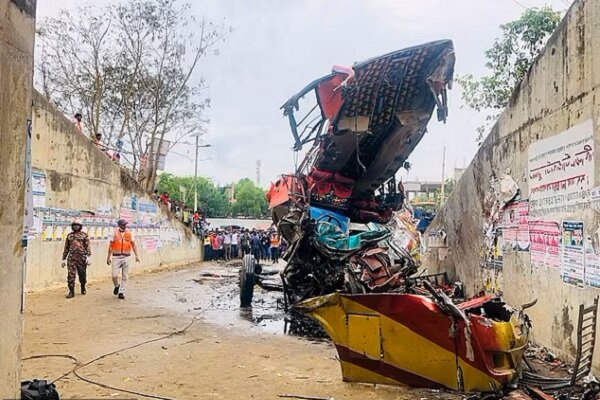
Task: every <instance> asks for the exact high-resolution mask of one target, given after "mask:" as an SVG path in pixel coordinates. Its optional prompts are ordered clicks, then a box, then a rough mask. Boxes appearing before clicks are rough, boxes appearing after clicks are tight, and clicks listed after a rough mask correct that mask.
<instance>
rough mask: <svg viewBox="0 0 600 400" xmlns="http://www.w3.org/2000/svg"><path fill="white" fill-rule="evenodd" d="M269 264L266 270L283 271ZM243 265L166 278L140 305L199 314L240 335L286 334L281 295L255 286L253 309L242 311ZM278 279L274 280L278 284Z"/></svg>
mask: <svg viewBox="0 0 600 400" xmlns="http://www.w3.org/2000/svg"><path fill="white" fill-rule="evenodd" d="M283 265H284V264H282V263H280V264H278V265H275V266H273V265H271V264H266V265H265V269H276V268H283ZM241 266H242V262H241V261H237V260H235V261H231V262H229V263H227V264H225V263H211V264H210V265H209V266H205V267H204V266H203V267H202V269H198V270H196V269H191V270H190V269H188V270H183V271H174V272H172V273H170V274H169V276H166V277H165V278H166V279H165V281H164V284H165V286H164V288H163V289H156V290H155V292H154V293H146V294H145V295H144V296H143V297H142V298H141V299H140V301H141V302H142V303H143V304H145V305H148V306H151V307H155V308H157V309H164V310H165V311H169V312H173V311H175V312H180V313H185V312H191V311H197V312H198V313H199V315H200V318H201V319H202V320H203V321H205V322H207V323H210V324H214V325H219V326H223V327H229V328H235V329H237V330H239V331H240V332H248V333H253V332H256V331H259V332H265V333H271V334H281V335H283V334H285V330H286V329H285V328H286V326H285V325H286V322H285V312H284V306H283V296H282V293H281V292H271V291H266V290H263V289H261V288H260V287H258V286H256V287H255V290H254V299H253V301H252V307H251V308H247V309H241V308H240V300H239V296H240V290H239V271H240V269H241ZM278 279H279V276H278V275H274V276H273V280H274V281H277V280H278Z"/></svg>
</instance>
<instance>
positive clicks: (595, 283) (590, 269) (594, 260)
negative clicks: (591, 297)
mask: <svg viewBox="0 0 600 400" xmlns="http://www.w3.org/2000/svg"><path fill="white" fill-rule="evenodd" d="M597 250H598V249H596V248H595V247H594V245H593V241H592V238H591V237H590V236H588V237H587V238H586V240H585V284H586V285H587V286H591V287H594V288H599V289H600V254H598V252H597Z"/></svg>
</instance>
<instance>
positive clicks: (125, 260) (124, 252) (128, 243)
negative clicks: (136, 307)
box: [106, 219, 140, 300]
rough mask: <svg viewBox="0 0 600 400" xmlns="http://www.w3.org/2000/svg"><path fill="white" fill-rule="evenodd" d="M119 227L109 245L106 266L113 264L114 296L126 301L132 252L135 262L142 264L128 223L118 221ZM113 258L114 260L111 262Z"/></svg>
mask: <svg viewBox="0 0 600 400" xmlns="http://www.w3.org/2000/svg"><path fill="white" fill-rule="evenodd" d="M117 225H118V227H117V228H116V229H115V233H114V234H113V238H112V240H111V241H110V243H109V245H108V257H107V258H106V264H108V265H111V263H112V280H113V284H114V286H115V287H114V289H113V294H114V295H115V296H117V295H118V296H119V299H121V300H123V299H125V285H126V284H127V279H128V278H129V256H131V251H132V250H133V254H135V261H136V262H140V257H139V255H138V250H137V246H136V244H135V240H133V234H132V233H131V231H130V230H129V229H127V221H125V220H124V219H120V220H118V221H117ZM111 258H112V260H111ZM119 273H121V282H120V283H119Z"/></svg>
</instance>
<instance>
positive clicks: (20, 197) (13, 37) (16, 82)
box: [0, 0, 36, 399]
mask: <svg viewBox="0 0 600 400" xmlns="http://www.w3.org/2000/svg"><path fill="white" fill-rule="evenodd" d="M35 3H36V2H35V0H30V1H25V0H22V1H17V0H12V1H2V2H0V176H1V177H2V185H0V198H1V199H2V205H0V232H1V233H2V234H1V236H0V238H1V240H0V259H2V263H1V264H0V310H1V311H0V313H1V315H2V319H1V322H0V398H1V399H6V398H17V397H18V393H19V389H20V385H19V378H20V376H19V373H20V363H21V334H22V328H23V317H22V299H23V261H24V252H23V248H22V246H21V239H22V237H23V213H24V209H25V148H26V132H27V120H28V119H29V118H30V115H31V91H32V81H33V79H32V77H33V40H34V32H35V5H36V4H35Z"/></svg>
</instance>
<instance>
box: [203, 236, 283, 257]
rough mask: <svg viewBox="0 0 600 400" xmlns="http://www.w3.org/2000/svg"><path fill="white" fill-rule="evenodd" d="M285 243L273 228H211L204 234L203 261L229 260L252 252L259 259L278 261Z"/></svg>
mask: <svg viewBox="0 0 600 400" xmlns="http://www.w3.org/2000/svg"><path fill="white" fill-rule="evenodd" d="M286 250H287V243H286V241H285V239H283V238H282V237H281V236H280V235H279V234H278V233H277V232H276V231H275V229H273V228H270V229H267V230H262V229H252V230H250V229H244V228H235V227H230V228H226V229H213V230H210V231H207V232H206V233H205V235H204V260H205V261H230V260H233V259H237V258H243V257H244V256H245V255H246V254H252V255H253V256H254V258H256V259H257V260H259V261H271V262H272V263H273V264H277V263H279V257H280V255H281V254H283V253H284V252H285V251H286Z"/></svg>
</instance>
